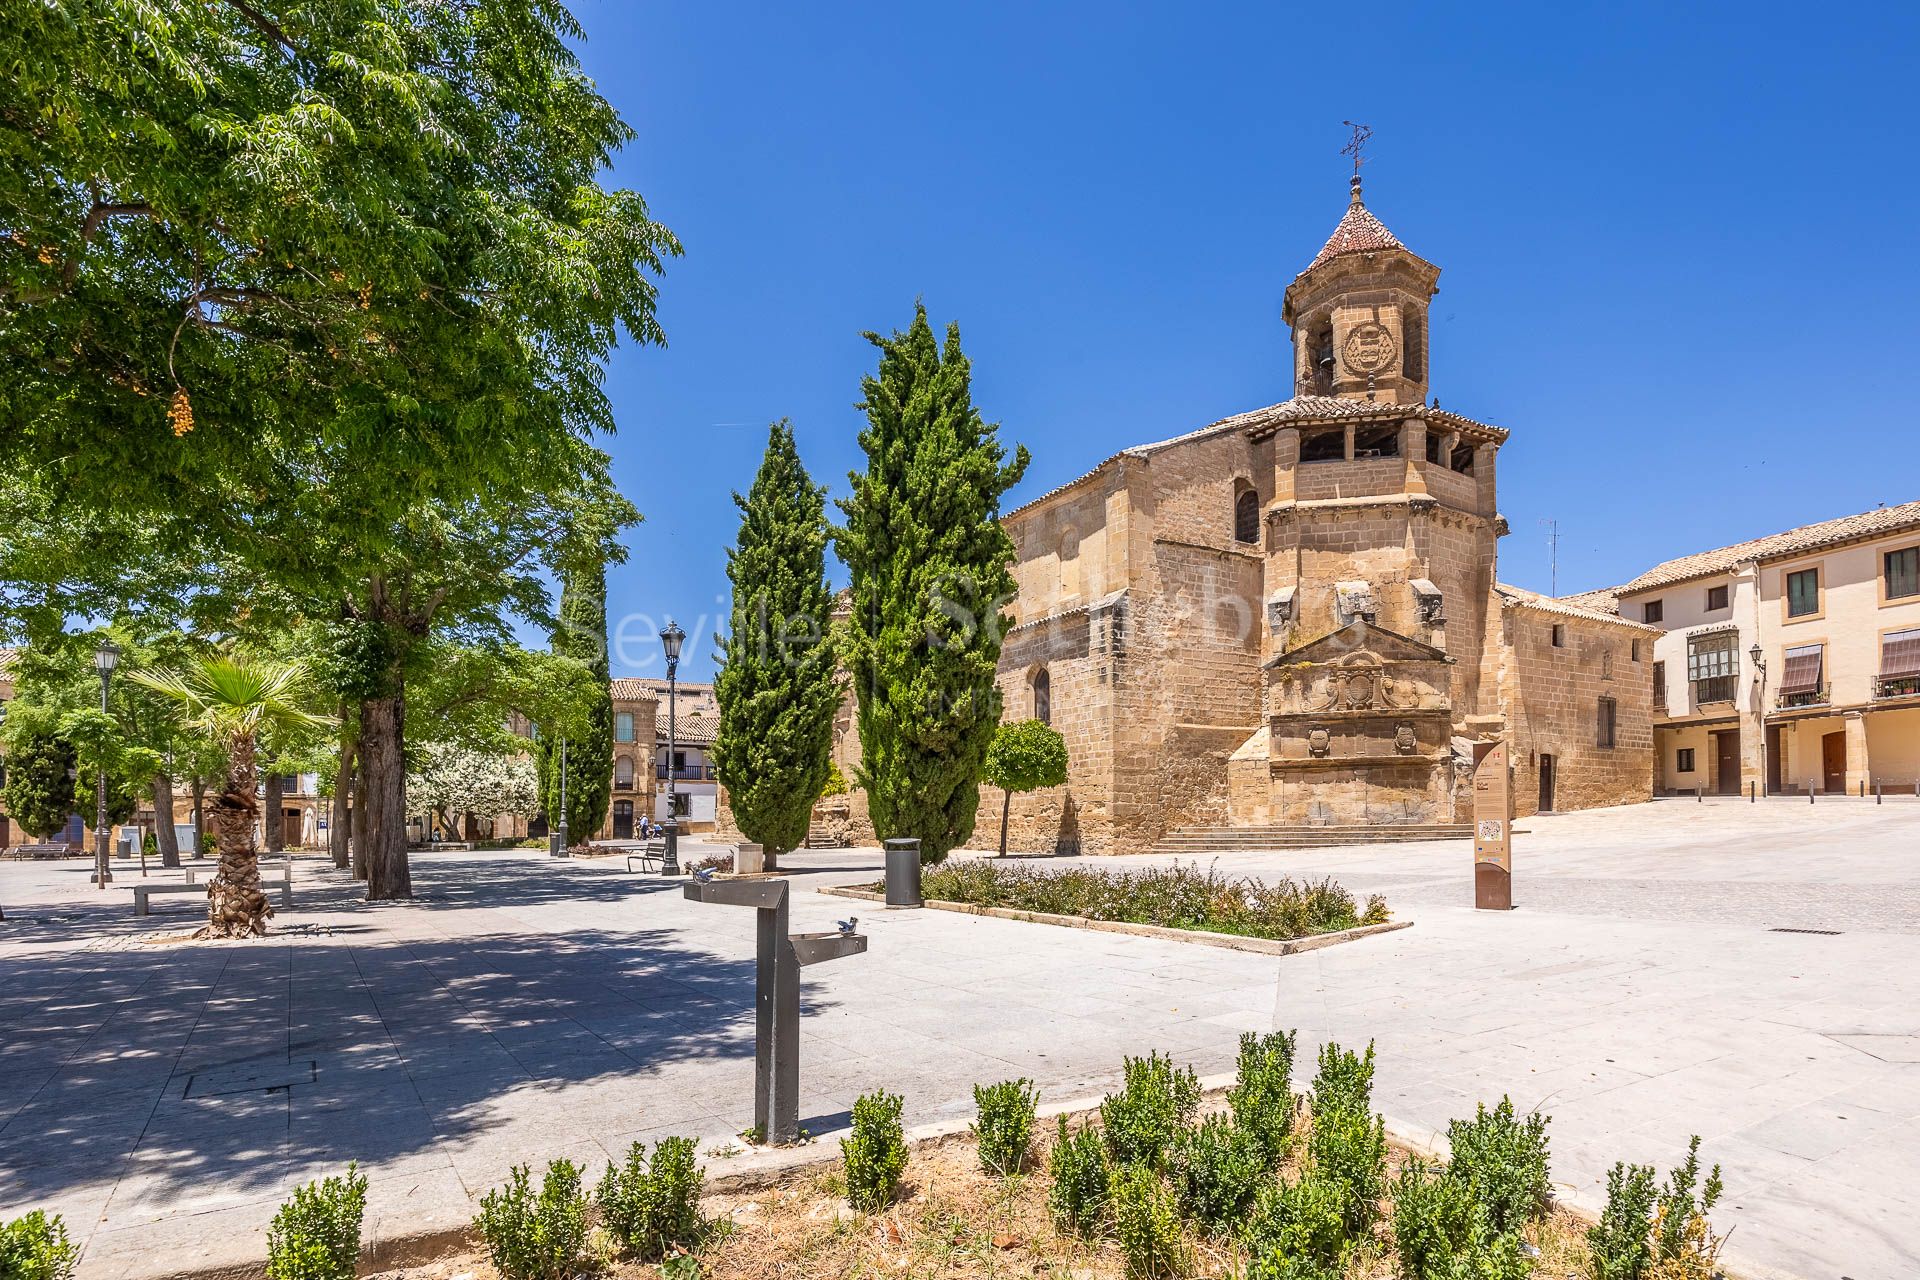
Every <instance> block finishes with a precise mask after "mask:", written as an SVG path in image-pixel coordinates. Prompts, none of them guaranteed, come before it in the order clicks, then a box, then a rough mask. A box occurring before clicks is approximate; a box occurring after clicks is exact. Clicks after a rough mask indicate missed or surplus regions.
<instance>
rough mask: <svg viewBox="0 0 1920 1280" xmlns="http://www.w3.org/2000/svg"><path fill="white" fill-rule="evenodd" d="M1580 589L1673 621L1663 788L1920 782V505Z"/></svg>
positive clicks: (1596, 599)
mask: <svg viewBox="0 0 1920 1280" xmlns="http://www.w3.org/2000/svg"><path fill="white" fill-rule="evenodd" d="M1578 599H1579V600H1580V601H1581V602H1582V603H1584V604H1585V605H1587V606H1589V607H1593V608H1602V609H1605V608H1608V607H1610V605H1611V607H1616V608H1617V609H1618V611H1619V612H1620V613H1621V614H1622V615H1623V616H1624V617H1627V618H1631V619H1636V620H1640V621H1643V622H1646V623H1649V624H1652V625H1655V626H1658V627H1661V628H1663V629H1664V630H1665V633H1666V634H1664V635H1663V636H1662V637H1661V638H1660V639H1659V641H1658V642H1657V643H1656V644H1655V653H1654V657H1655V659H1656V662H1655V667H1654V676H1653V679H1654V682H1655V687H1654V690H1653V693H1654V701H1655V707H1656V719H1655V742H1656V746H1657V752H1656V755H1657V759H1656V764H1655V780H1656V786H1658V787H1659V788H1660V789H1661V790H1662V791H1663V792H1667V793H1674V792H1694V791H1704V792H1707V793H1708V794H1722V795H1728V794H1737V793H1740V792H1743V791H1749V790H1751V791H1754V792H1756V793H1760V794H1779V793H1792V794H1804V793H1806V792H1810V791H1811V792H1823V793H1837V792H1842V791H1845V792H1850V793H1854V794H1859V793H1860V792H1861V791H1862V790H1863V789H1866V790H1871V789H1872V788H1873V787H1874V786H1876V785H1877V786H1882V787H1884V788H1885V789H1888V790H1898V791H1907V790H1911V789H1912V788H1913V786H1914V783H1915V780H1916V778H1920V502H1909V503H1904V504H1902V505H1900V506H1897V507H1881V508H1877V509H1875V510H1873V511H1865V512H1861V513H1860V514H1858V515H1852V516H1846V517H1843V518H1841V519H1838V520H1828V521H1824V522H1822V523H1820V524H1812V525H1807V526H1805V527H1803V528H1799V529H1789V530H1787V531H1786V532H1784V533H1776V534H1772V535H1770V536H1768V537H1764V538H1756V539H1753V540H1751V541H1747V542H1741V543H1737V544H1735V545H1733V546H1730V547H1722V548H1720V549H1718V550H1715V551H1705V552H1701V553H1699V554H1697V555H1690V556H1682V557H1680V558H1679V559H1676V560H1669V561H1667V562H1666V563H1665V564H1661V565H1656V566H1655V567H1654V568H1652V569H1649V570H1648V571H1647V572H1645V573H1643V574H1641V575H1640V576H1639V577H1637V578H1635V579H1634V580H1633V581H1631V582H1629V583H1627V584H1626V585H1625V586H1622V587H1618V588H1615V589H1613V590H1612V591H1610V592H1595V593H1591V594H1590V595H1589V596H1587V597H1582V598H1578Z"/></svg>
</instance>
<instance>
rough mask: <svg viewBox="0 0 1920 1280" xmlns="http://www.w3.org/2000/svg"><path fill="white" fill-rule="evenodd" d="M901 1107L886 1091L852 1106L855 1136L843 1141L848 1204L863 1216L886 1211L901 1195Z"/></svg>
mask: <svg viewBox="0 0 1920 1280" xmlns="http://www.w3.org/2000/svg"><path fill="white" fill-rule="evenodd" d="M901 1106H902V1103H901V1099H900V1097H899V1096H898V1095H897V1094H891V1093H888V1092H887V1091H886V1090H884V1089H878V1090H875V1091H874V1092H872V1093H866V1094H862V1095H861V1096H860V1097H859V1098H857V1099H855V1100H854V1104H853V1134H852V1136H850V1137H846V1138H842V1139H840V1154H841V1156H842V1157H844V1158H845V1160H846V1166H847V1202H848V1203H849V1204H851V1205H852V1206H853V1207H854V1208H856V1209H858V1210H860V1211H861V1212H863V1213H874V1212H877V1211H879V1210H881V1209H884V1208H886V1207H887V1206H888V1205H890V1204H892V1203H893V1201H894V1199H895V1197H897V1196H898V1195H899V1194H900V1174H901V1172H902V1171H903V1170H905V1169H906V1167H907V1141H906V1135H905V1134H904V1133H903V1132H902V1130H901V1128H900V1109H901Z"/></svg>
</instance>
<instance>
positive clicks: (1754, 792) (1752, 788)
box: [1747, 782, 1760, 804]
mask: <svg viewBox="0 0 1920 1280" xmlns="http://www.w3.org/2000/svg"><path fill="white" fill-rule="evenodd" d="M1759 799H1760V784H1759V783H1757V782H1749V783H1748V784H1747V803H1748V804H1757V803H1759Z"/></svg>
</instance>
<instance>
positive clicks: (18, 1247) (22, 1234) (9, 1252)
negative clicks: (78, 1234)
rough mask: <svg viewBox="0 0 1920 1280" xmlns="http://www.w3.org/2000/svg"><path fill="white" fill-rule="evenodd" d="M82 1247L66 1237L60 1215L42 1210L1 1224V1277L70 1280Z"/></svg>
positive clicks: (18, 1279) (28, 1279)
mask: <svg viewBox="0 0 1920 1280" xmlns="http://www.w3.org/2000/svg"><path fill="white" fill-rule="evenodd" d="M79 1260H80V1246H78V1245H76V1244H74V1243H73V1242H72V1241H71V1240H69V1239H67V1224H66V1223H65V1222H64V1221H62V1219H61V1217H60V1215H59V1214H57V1213H56V1214H53V1215H51V1216H49V1215H48V1214H46V1213H44V1212H42V1211H41V1210H39V1209H35V1210H34V1211H33V1212H32V1213H29V1214H26V1215H24V1216H22V1217H18V1218H15V1219H13V1220H12V1221H11V1222H8V1223H7V1224H6V1225H4V1226H0V1277H4V1280H70V1277H71V1276H72V1275H73V1268H74V1264H75V1263H77V1262H78V1261H79Z"/></svg>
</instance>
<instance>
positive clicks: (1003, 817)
mask: <svg viewBox="0 0 1920 1280" xmlns="http://www.w3.org/2000/svg"><path fill="white" fill-rule="evenodd" d="M1012 808H1013V792H1011V791H1008V790H1006V789H1005V788H1002V789H1001V791H1000V856H1001V857H1003V858H1004V857H1006V856H1007V814H1008V813H1009V812H1010V811H1011V810H1012Z"/></svg>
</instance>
